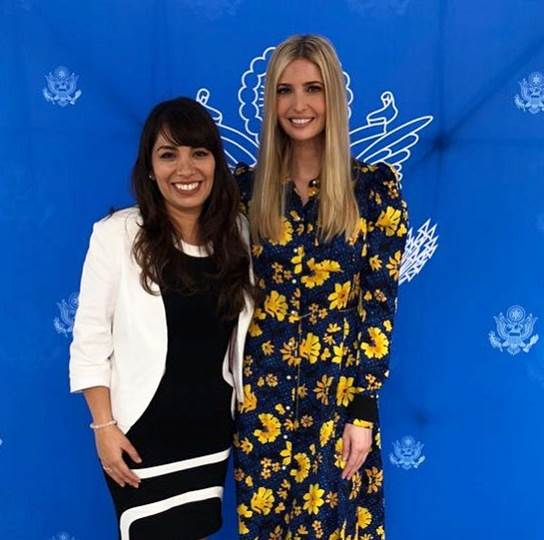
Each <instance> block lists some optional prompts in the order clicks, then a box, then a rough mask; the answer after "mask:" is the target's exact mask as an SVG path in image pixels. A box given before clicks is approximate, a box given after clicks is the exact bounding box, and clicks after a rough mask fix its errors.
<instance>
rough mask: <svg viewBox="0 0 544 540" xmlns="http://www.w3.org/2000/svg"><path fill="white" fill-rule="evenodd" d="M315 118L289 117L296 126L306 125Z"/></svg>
mask: <svg viewBox="0 0 544 540" xmlns="http://www.w3.org/2000/svg"><path fill="white" fill-rule="evenodd" d="M312 120H313V118H289V121H290V122H291V123H292V124H295V126H305V125H306V124H308V123H309V122H311V121H312Z"/></svg>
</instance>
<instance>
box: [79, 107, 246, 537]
mask: <svg viewBox="0 0 544 540" xmlns="http://www.w3.org/2000/svg"><path fill="white" fill-rule="evenodd" d="M132 184H133V190H134V194H135V198H136V201H137V206H135V207H132V208H129V209H126V210H121V211H118V212H115V213H113V214H112V215H111V216H109V217H107V218H105V219H103V220H102V221H100V222H98V223H96V224H95V225H94V229H93V234H92V236H91V240H90V246H89V250H88V252H87V257H86V259H85V264H84V267H83V275H82V280H81V289H80V296H79V309H78V312H77V315H76V320H75V324H74V340H73V342H72V345H71V349H70V353H71V358H70V386H71V391H72V392H81V391H83V393H84V395H85V398H86V400H87V403H88V405H89V409H90V411H91V415H92V418H93V421H92V423H91V425H90V427H91V428H92V429H93V431H94V434H95V441H96V447H97V451H98V457H99V459H100V461H101V464H102V467H103V469H104V471H105V474H106V480H107V483H108V486H109V489H110V492H111V495H112V497H113V500H114V503H115V507H116V510H117V515H118V518H119V532H120V538H121V540H128V539H130V540H149V539H153V540H171V539H173V538H176V540H196V539H200V538H203V537H206V536H207V535H209V534H211V533H213V532H214V531H216V530H218V529H219V528H220V526H221V498H222V493H223V485H224V480H225V472H226V464H227V458H228V455H229V451H230V444H231V436H232V407H233V403H234V396H233V390H232V388H233V387H234V388H235V389H236V395H237V397H238V399H239V400H241V399H242V393H243V392H242V391H241V379H242V374H241V373H242V371H241V370H242V368H241V355H242V352H243V347H244V338H245V333H246V330H247V327H248V324H249V322H250V318H251V313H252V303H253V300H252V298H253V287H252V285H251V280H250V272H251V270H250V260H249V255H248V252H247V247H246V246H247V234H248V233H247V224H246V222H245V218H242V217H241V216H239V215H238V204H239V201H238V195H237V189H236V185H235V182H234V180H233V178H232V176H231V174H230V171H229V170H228V168H227V165H226V163H225V159H224V155H223V149H222V145H221V140H220V138H219V134H218V131H217V127H216V126H215V124H214V122H213V120H212V119H211V118H210V116H209V114H208V113H207V112H206V110H205V109H204V108H203V107H202V106H201V105H200V104H198V103H196V102H195V101H193V100H191V99H187V98H179V99H175V100H172V101H166V102H164V103H160V104H159V105H157V106H156V107H155V108H154V109H153V111H152V112H151V114H150V115H149V117H148V119H147V121H146V123H145V126H144V128H143V132H142V135H141V139H140V147H139V152H138V157H137V160H136V163H135V165H134V169H133V173H132Z"/></svg>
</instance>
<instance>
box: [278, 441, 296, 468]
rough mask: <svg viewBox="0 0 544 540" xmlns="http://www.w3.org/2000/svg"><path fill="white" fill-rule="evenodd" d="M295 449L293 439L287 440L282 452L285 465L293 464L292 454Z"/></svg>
mask: <svg viewBox="0 0 544 540" xmlns="http://www.w3.org/2000/svg"><path fill="white" fill-rule="evenodd" d="M292 451H293V443H292V442H291V441H286V442H285V448H284V449H283V450H282V451H281V452H280V456H281V457H282V463H283V465H290V464H291V454H292Z"/></svg>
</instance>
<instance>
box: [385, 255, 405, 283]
mask: <svg viewBox="0 0 544 540" xmlns="http://www.w3.org/2000/svg"><path fill="white" fill-rule="evenodd" d="M401 259H402V253H401V252H400V250H399V251H397V252H395V254H394V255H393V256H392V257H389V262H388V263H387V269H388V270H389V275H390V276H391V277H392V278H393V279H394V280H395V281H398V280H399V276H400V264H401Z"/></svg>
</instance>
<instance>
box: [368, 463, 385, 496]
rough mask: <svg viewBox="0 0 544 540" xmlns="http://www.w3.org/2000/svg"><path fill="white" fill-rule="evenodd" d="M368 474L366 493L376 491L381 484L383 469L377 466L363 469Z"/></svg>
mask: <svg viewBox="0 0 544 540" xmlns="http://www.w3.org/2000/svg"><path fill="white" fill-rule="evenodd" d="M365 472H366V475H367V476H368V488H367V491H366V492H367V493H377V492H378V491H379V489H380V488H381V487H382V484H383V471H382V470H380V469H378V468H377V467H372V468H371V469H365Z"/></svg>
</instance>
